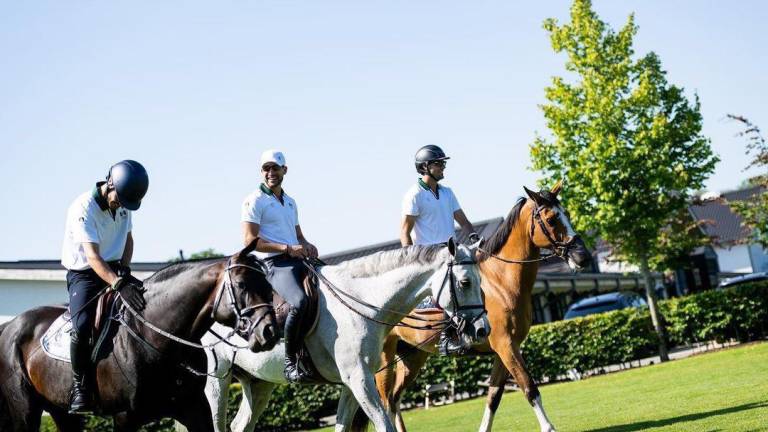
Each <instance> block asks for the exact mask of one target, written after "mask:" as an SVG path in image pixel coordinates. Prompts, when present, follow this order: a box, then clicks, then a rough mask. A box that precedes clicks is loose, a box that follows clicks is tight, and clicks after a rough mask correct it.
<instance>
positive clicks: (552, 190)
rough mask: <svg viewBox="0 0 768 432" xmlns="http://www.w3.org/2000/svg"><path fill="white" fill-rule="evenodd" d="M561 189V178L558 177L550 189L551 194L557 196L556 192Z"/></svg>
mask: <svg viewBox="0 0 768 432" xmlns="http://www.w3.org/2000/svg"><path fill="white" fill-rule="evenodd" d="M562 189H563V179H560V180H558V181H557V183H555V185H554V186H552V189H550V192H552V195H554V196H557V194H559V193H560V191H561V190H562Z"/></svg>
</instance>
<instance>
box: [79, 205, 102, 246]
mask: <svg viewBox="0 0 768 432" xmlns="http://www.w3.org/2000/svg"><path fill="white" fill-rule="evenodd" d="M73 216H74V220H73V223H72V240H73V241H74V242H75V243H96V244H99V242H100V239H99V230H98V229H97V228H96V221H95V220H94V219H93V217H91V216H90V215H88V211H87V209H85V208H82V209H78V210H77V212H76V214H74V215H73Z"/></svg>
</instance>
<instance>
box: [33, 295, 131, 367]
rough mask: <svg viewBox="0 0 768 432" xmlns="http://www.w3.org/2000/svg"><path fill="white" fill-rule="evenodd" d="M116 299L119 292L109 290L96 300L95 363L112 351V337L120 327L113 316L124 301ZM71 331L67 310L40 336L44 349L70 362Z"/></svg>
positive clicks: (50, 354)
mask: <svg viewBox="0 0 768 432" xmlns="http://www.w3.org/2000/svg"><path fill="white" fill-rule="evenodd" d="M116 300H117V293H115V292H114V291H108V292H107V293H105V294H103V295H102V296H100V297H99V299H98V300H96V302H97V303H96V319H95V321H94V328H93V340H94V343H93V344H92V345H93V349H92V352H91V361H93V362H94V363H95V362H96V361H97V360H99V359H101V358H103V357H106V355H107V354H109V353H110V352H111V351H112V346H111V342H112V338H113V337H114V336H115V334H117V329H118V328H119V325H117V324H116V323H115V320H114V319H113V318H115V317H116V316H117V314H118V311H119V309H120V305H121V304H122V301H120V302H118V301H116ZM71 332H72V316H71V315H70V311H69V310H67V311H65V312H64V313H62V314H61V315H60V316H59V317H58V318H56V320H55V321H54V322H53V323H52V324H51V326H50V327H48V330H46V331H45V333H44V334H43V336H42V337H41V338H40V345H41V346H42V348H43V351H44V352H45V353H46V354H47V355H48V356H49V357H51V358H54V359H56V360H61V361H64V362H67V363H70V362H71V361H72V359H71V358H70V353H69V346H70V342H71V337H70V333H71Z"/></svg>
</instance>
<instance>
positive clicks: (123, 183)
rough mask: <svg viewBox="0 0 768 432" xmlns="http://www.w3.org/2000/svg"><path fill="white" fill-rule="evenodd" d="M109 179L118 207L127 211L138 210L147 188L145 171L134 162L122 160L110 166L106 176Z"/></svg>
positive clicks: (147, 177)
mask: <svg viewBox="0 0 768 432" xmlns="http://www.w3.org/2000/svg"><path fill="white" fill-rule="evenodd" d="M109 179H112V187H113V188H114V189H115V191H116V192H117V199H118V200H119V201H120V205H121V206H123V207H125V208H127V209H128V210H138V209H139V207H140V206H141V199H142V198H144V195H145V194H146V193H147V189H148V188H149V175H147V170H145V169H144V167H143V166H142V165H141V164H140V163H138V162H136V161H134V160H124V161H120V162H118V163H116V164H114V165H112V168H110V169H109V174H107V180H109Z"/></svg>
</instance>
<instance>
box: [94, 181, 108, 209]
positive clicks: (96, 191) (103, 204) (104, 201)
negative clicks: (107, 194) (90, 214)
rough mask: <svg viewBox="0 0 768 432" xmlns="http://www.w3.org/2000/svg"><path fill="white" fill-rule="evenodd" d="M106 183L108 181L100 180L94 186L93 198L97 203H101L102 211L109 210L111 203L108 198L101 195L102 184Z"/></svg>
mask: <svg viewBox="0 0 768 432" xmlns="http://www.w3.org/2000/svg"><path fill="white" fill-rule="evenodd" d="M104 183H106V182H98V183H96V186H94V187H93V199H95V200H96V204H98V205H99V208H100V209H101V211H107V210H109V203H107V199H106V198H104V197H103V196H101V186H102V185H103V184H104Z"/></svg>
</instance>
